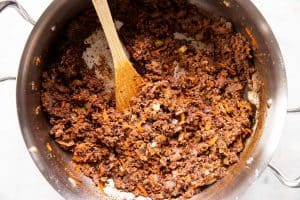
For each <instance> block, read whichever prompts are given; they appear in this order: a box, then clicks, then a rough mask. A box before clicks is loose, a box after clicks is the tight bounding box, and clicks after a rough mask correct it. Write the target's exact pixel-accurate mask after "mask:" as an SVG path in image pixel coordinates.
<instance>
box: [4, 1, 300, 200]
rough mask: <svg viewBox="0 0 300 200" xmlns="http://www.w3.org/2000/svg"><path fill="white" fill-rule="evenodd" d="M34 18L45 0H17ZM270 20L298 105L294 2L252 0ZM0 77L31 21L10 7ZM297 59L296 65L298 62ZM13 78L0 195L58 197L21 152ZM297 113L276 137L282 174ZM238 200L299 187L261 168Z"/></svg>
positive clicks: (293, 152)
mask: <svg viewBox="0 0 300 200" xmlns="http://www.w3.org/2000/svg"><path fill="white" fill-rule="evenodd" d="M19 2H20V3H21V4H22V5H23V6H24V7H25V8H26V9H27V10H28V12H29V13H30V14H31V16H32V17H33V18H34V19H38V17H39V16H40V15H41V13H42V12H43V10H45V8H46V7H47V6H48V4H49V3H50V2H51V0H42V1H41V0H19ZM253 2H254V3H255V4H256V5H257V7H258V8H259V9H260V10H261V12H262V13H263V15H264V16H265V17H266V19H267V21H268V22H269V23H270V25H271V27H272V29H273V31H274V33H275V35H276V37H277V39H278V41H279V44H280V47H281V49H282V53H283V56H284V59H285V63H286V68H287V75H288V83H289V105H290V107H293V106H300V93H299V92H298V91H300V84H299V83H300V78H299V75H300V67H299V66H298V65H299V64H300V63H299V62H298V59H299V58H300V53H298V52H300V51H299V46H300V1H299V0H285V1H280V0H253ZM0 26H1V27H2V29H1V31H0V55H1V57H0V77H2V76H4V75H12V76H15V75H16V74H17V70H18V64H19V61H20V56H21V53H22V50H23V47H24V44H25V42H26V39H27V37H28V35H29V33H30V31H31V29H32V26H31V25H30V24H28V23H27V22H25V21H24V20H23V19H22V18H21V17H20V16H19V15H18V14H17V13H16V12H15V10H13V9H11V8H9V9H7V10H5V11H4V12H2V13H0ZM298 63H299V64H298ZM15 104H16V103H15V82H14V81H11V82H5V83H1V84H0V122H1V125H0V136H1V139H0V158H1V164H0V200H27V199H28V200H39V199H43V200H62V197H60V196H59V195H58V194H57V192H56V191H55V190H54V189H52V188H51V186H50V185H49V184H48V183H47V181H46V180H45V179H44V178H43V176H42V175H41V174H40V172H39V171H38V169H37V167H36V166H35V165H34V163H33V162H32V160H31V158H30V156H29V154H28V153H27V150H26V147H25V144H24V141H23V138H22V135H21V132H20V130H19V125H18V119H17V114H16V106H15ZM299 120H300V114H293V115H290V116H288V118H287V120H286V126H285V129H284V133H283V136H282V140H281V142H280V145H279V147H278V150H277V151H276V154H275V155H274V158H273V161H272V163H274V164H275V165H276V166H278V167H279V168H280V169H282V170H283V171H284V172H285V173H286V174H287V175H289V176H291V177H297V175H300V170H299V169H300V146H299V145H298V143H299V141H300V134H299V133H298V130H300V123H299ZM240 199H242V200H253V199H267V200H268V199H272V200H281V199H285V200H300V189H289V188H286V187H284V186H282V185H281V184H280V183H279V181H278V180H277V179H276V178H275V177H274V176H273V174H272V173H271V172H270V171H269V170H268V169H267V170H266V171H265V172H264V173H263V175H262V176H261V177H260V178H259V179H258V180H257V181H256V182H255V183H254V184H253V185H252V186H251V187H250V188H249V190H248V191H247V192H246V194H245V196H244V197H243V198H240Z"/></svg>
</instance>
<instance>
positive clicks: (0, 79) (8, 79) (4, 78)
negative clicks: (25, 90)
mask: <svg viewBox="0 0 300 200" xmlns="http://www.w3.org/2000/svg"><path fill="white" fill-rule="evenodd" d="M16 79H17V78H16V77H13V76H6V77H2V78H1V77H0V83H1V82H4V81H15V80H16Z"/></svg>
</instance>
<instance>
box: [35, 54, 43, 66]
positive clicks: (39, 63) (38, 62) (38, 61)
mask: <svg viewBox="0 0 300 200" xmlns="http://www.w3.org/2000/svg"><path fill="white" fill-rule="evenodd" d="M41 62H42V61H41V56H35V57H34V58H33V64H34V65H35V66H36V67H39V66H40V65H41Z"/></svg>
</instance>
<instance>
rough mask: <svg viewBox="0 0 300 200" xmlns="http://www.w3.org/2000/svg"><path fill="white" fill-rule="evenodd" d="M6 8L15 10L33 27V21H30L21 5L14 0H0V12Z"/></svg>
mask: <svg viewBox="0 0 300 200" xmlns="http://www.w3.org/2000/svg"><path fill="white" fill-rule="evenodd" d="M7 7H13V8H15V9H16V10H17V11H18V13H19V14H20V15H21V16H22V17H23V18H24V19H25V20H26V21H28V22H29V23H30V24H32V25H35V21H34V20H33V19H32V17H31V16H30V15H29V14H28V12H27V11H26V10H25V9H24V7H23V6H22V5H21V4H19V3H18V2H17V1H16V0H0V12H1V11H3V10H4V9H5V8H7Z"/></svg>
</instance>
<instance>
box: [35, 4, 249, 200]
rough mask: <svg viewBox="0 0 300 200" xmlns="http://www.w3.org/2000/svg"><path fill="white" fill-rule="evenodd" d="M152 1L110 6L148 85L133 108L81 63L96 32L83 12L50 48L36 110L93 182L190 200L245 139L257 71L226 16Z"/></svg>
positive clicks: (90, 14) (221, 171) (221, 172)
mask: <svg viewBox="0 0 300 200" xmlns="http://www.w3.org/2000/svg"><path fill="white" fill-rule="evenodd" d="M149 2H150V1H144V3H143V2H141V1H122V2H117V1H116V0H115V1H114V2H112V10H113V13H114V17H115V18H116V19H119V20H121V21H123V22H124V25H123V27H122V28H121V30H120V31H119V35H120V37H121V39H122V42H123V44H124V45H125V47H126V49H127V50H128V52H129V54H130V58H131V60H132V62H133V63H134V65H135V67H136V68H137V70H138V71H139V73H141V75H142V76H143V77H144V79H145V80H146V81H147V84H146V85H145V86H143V88H142V89H141V91H140V94H139V96H138V97H137V98H136V99H133V100H132V105H133V106H132V107H131V108H129V109H127V110H125V111H124V112H122V113H120V112H117V111H116V110H115V100H114V96H113V95H104V94H103V90H104V89H103V88H104V86H103V84H104V83H103V80H100V79H99V78H97V77H96V75H95V70H94V69H92V70H90V69H88V68H87V66H86V64H85V63H84V61H83V59H82V53H83V51H84V50H85V48H86V47H87V46H86V45H85V44H84V43H83V41H84V39H85V38H86V37H87V36H89V35H90V34H91V33H92V32H93V31H94V30H96V29H97V28H99V23H98V20H97V17H96V15H95V13H94V11H93V10H89V11H87V12H85V13H83V14H82V15H81V16H79V17H78V18H76V19H74V20H73V21H72V22H70V24H69V25H68V26H66V28H65V29H64V30H63V31H62V34H61V40H60V41H59V42H58V43H57V44H56V45H55V47H54V49H55V51H56V52H57V53H56V54H53V56H52V58H51V59H50V60H51V62H50V63H49V65H48V67H47V68H45V69H44V71H43V79H42V83H43V88H42V95H41V99H42V103H43V109H44V111H45V112H46V113H48V115H49V121H50V124H51V131H50V134H51V135H52V136H53V138H54V139H55V140H56V141H57V142H58V143H59V145H60V146H61V147H62V148H64V149H66V150H67V151H70V152H71V153H72V155H73V161H74V162H76V163H77V164H78V165H79V166H80V168H81V170H82V172H83V173H84V174H85V175H87V176H89V177H91V178H92V179H93V180H94V182H95V183H96V184H98V185H103V184H105V183H106V181H107V179H108V178H112V179H113V180H114V182H115V185H116V187H117V188H119V189H121V190H124V191H129V192H133V193H135V194H136V195H143V196H150V197H152V198H153V199H164V198H174V197H179V196H183V197H191V196H192V195H194V194H196V193H199V192H201V190H203V189H204V188H205V187H207V186H209V185H211V184H213V183H215V182H216V181H218V180H219V179H221V178H222V177H224V176H225V175H226V173H227V171H228V168H229V167H230V166H232V165H233V164H235V163H237V162H238V161H239V155H240V152H241V151H243V149H244V145H245V141H246V139H247V138H249V136H250V135H251V133H252V129H251V128H252V126H253V123H254V122H253V121H254V119H253V118H254V114H255V109H254V107H253V106H252V105H251V104H250V102H249V101H248V100H247V99H246V98H245V94H244V93H245V89H246V88H247V87H248V86H249V85H251V76H252V74H253V73H254V72H255V68H254V65H253V61H252V56H251V48H250V45H249V43H248V42H247V40H246V39H245V38H244V37H243V36H242V35H241V34H240V33H237V32H235V31H234V30H233V27H232V24H231V23H230V22H228V21H227V20H226V19H224V18H220V17H214V16H210V15H207V14H206V15H204V14H202V13H201V12H199V11H198V10H197V9H196V8H195V7H194V6H192V5H188V4H187V3H186V2H185V1H182V0H181V1H180V0H177V1H175V0H174V1H166V2H168V3H165V4H163V5H161V3H159V2H160V1H158V3H157V1H156V3H154V4H151V3H149ZM179 5H180V6H179ZM125 7H126V9H125ZM174 32H179V33H184V35H185V36H187V37H192V38H195V39H196V40H197V41H198V46H197V45H196V46H195V44H193V41H187V40H179V39H174V36H173V33H174ZM199 44H200V45H199ZM98 67H99V66H98ZM100 67H101V66H100ZM174 71H177V72H178V71H179V72H178V73H176V72H174ZM174 73H175V74H176V76H174ZM112 94H113V92H112Z"/></svg>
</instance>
